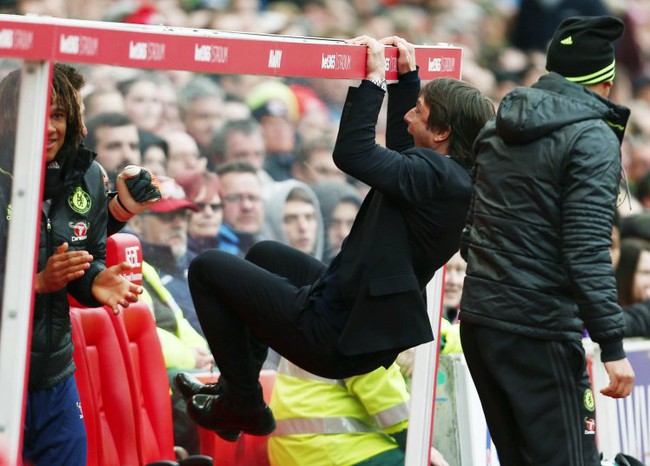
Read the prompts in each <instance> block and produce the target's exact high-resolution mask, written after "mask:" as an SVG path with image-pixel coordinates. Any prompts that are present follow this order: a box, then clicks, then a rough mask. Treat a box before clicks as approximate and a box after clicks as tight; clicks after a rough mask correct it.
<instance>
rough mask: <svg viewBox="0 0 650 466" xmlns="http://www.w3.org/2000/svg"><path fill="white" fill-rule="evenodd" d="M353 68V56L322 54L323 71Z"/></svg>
mask: <svg viewBox="0 0 650 466" xmlns="http://www.w3.org/2000/svg"><path fill="white" fill-rule="evenodd" d="M351 68H352V56H350V55H343V54H340V53H330V54H324V53H323V54H321V69H323V70H349V69H351Z"/></svg>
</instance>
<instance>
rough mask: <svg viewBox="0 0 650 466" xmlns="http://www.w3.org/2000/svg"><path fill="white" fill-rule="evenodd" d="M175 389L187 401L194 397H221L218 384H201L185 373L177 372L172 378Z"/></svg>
mask: <svg viewBox="0 0 650 466" xmlns="http://www.w3.org/2000/svg"><path fill="white" fill-rule="evenodd" d="M174 382H175V385H176V388H177V389H178V391H179V392H180V393H181V395H182V396H183V398H184V399H185V400H186V401H187V400H189V399H190V398H192V397H193V396H194V395H199V394H202V395H221V394H222V390H221V389H220V387H219V382H215V383H206V384H204V383H201V382H200V381H199V379H197V378H196V377H194V376H193V375H191V374H189V373H187V372H179V373H178V374H176V377H175V378H174Z"/></svg>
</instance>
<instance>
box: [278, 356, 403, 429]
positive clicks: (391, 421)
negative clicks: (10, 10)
mask: <svg viewBox="0 0 650 466" xmlns="http://www.w3.org/2000/svg"><path fill="white" fill-rule="evenodd" d="M277 371H278V373H280V374H285V375H288V376H291V377H296V378H300V379H303V380H311V381H314V382H321V383H329V384H336V385H340V386H341V387H345V388H347V387H346V386H345V380H342V379H327V378H325V377H320V376H318V375H315V374H312V373H311V372H308V371H306V370H304V369H302V368H300V367H298V366H296V365H295V364H292V363H290V362H289V361H287V360H286V359H285V358H282V359H281V360H280V365H279V366H278V369H277ZM372 418H373V420H374V421H375V422H376V423H377V425H378V426H379V427H388V426H393V425H395V424H397V423H399V422H402V421H406V420H408V418H409V405H408V403H406V402H403V403H399V404H397V405H395V406H392V407H390V408H388V409H384V410H383V411H379V412H378V413H376V414H375V415H373V416H372ZM285 423H286V424H287V425H286V427H283V428H281V427H280V426H281V425H284V424H285ZM277 424H278V428H277V430H276V432H282V433H278V434H277V435H297V434H349V433H355V432H376V431H377V428H375V427H369V426H367V425H365V424H364V423H362V422H360V421H359V420H357V419H355V418H352V417H332V418H325V419H322V418H308V419H298V418H295V419H284V420H281V419H278V420H277ZM285 431H286V432H285Z"/></svg>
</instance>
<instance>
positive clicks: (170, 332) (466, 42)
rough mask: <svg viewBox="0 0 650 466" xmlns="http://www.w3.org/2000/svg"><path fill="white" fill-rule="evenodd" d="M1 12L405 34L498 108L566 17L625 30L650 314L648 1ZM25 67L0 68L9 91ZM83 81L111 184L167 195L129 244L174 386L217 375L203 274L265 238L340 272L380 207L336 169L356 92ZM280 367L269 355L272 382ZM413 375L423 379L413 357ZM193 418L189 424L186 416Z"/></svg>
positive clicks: (93, 141) (23, 2)
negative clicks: (459, 52)
mask: <svg viewBox="0 0 650 466" xmlns="http://www.w3.org/2000/svg"><path fill="white" fill-rule="evenodd" d="M0 12H2V13H11V14H24V15H28V14H37V15H47V16H55V17H65V18H74V19H84V20H96V21H109V22H123V23H137V24H149V25H165V26H168V27H186V28H202V29H216V30H224V31H240V32H247V33H255V34H258V33H261V34H280V35H290V36H309V37H317V38H333V39H340V40H345V39H348V38H352V37H355V36H358V35H362V34H367V35H370V36H373V37H376V38H381V37H385V36H390V35H399V36H402V37H404V38H406V39H407V40H408V41H410V42H412V43H414V44H420V45H435V44H439V43H445V44H451V45H454V46H459V47H462V49H463V60H462V79H463V80H465V81H468V82H470V83H471V84H473V85H474V86H476V87H477V88H478V89H479V90H481V91H482V92H483V93H484V94H486V95H488V96H489V97H490V98H491V99H492V101H493V102H494V104H495V105H498V104H499V101H500V100H501V98H502V97H503V96H504V95H505V94H506V93H507V92H508V91H509V90H511V89H512V88H513V87H515V86H520V85H523V86H528V85H531V84H532V83H534V82H535V81H536V80H537V79H538V77H539V76H541V75H542V74H544V73H545V70H544V66H545V60H546V58H545V48H546V45H547V42H548V40H549V39H550V37H551V35H552V33H553V31H554V30H555V28H556V26H557V25H558V24H559V23H560V22H561V21H562V20H563V19H564V18H566V17H569V16H575V15H600V14H613V15H616V16H618V17H620V18H621V19H622V20H623V21H624V22H625V24H626V31H625V35H624V37H623V39H622V40H621V41H619V43H618V44H617V75H616V80H615V84H614V87H613V91H612V95H611V100H613V101H615V102H617V103H619V104H623V105H626V106H628V107H630V108H631V109H632V117H631V120H630V125H629V126H628V129H627V133H626V138H625V141H624V144H623V165H624V168H625V176H624V177H623V178H622V180H621V190H620V193H621V194H620V199H619V206H618V211H619V215H620V222H619V228H617V229H616V230H615V236H614V240H615V241H614V243H615V246H616V252H615V255H616V256H615V262H618V257H619V255H620V257H621V264H622V267H621V270H619V272H618V274H619V277H618V281H619V286H620V287H622V288H621V290H622V289H624V288H626V289H628V291H620V290H619V293H620V294H621V296H624V297H625V299H623V300H622V302H621V304H623V305H629V304H633V303H637V302H650V301H648V300H650V278H648V277H650V262H648V263H646V262H647V261H650V213H647V212H646V211H647V209H650V1H647V0H155V1H154V0H115V1H112V0H84V1H66V0H0ZM17 66H18V64H17V63H16V62H15V61H13V62H12V61H4V62H1V63H0V76H4V75H5V74H6V72H8V71H9V70H12V69H14V68H16V67H17ZM75 66H77V67H78V68H79V69H80V71H82V73H83V74H84V75H85V77H86V81H87V83H88V85H87V86H86V87H85V88H84V89H83V90H82V97H83V104H84V120H85V123H86V126H87V129H88V135H87V139H86V145H87V146H88V147H90V148H91V149H93V150H95V151H96V152H97V153H98V156H97V161H99V162H100V163H101V164H102V166H103V167H104V168H105V169H106V171H107V173H108V176H109V180H110V182H112V183H114V182H115V177H116V176H117V174H118V173H119V172H120V171H121V170H122V169H123V168H124V167H125V166H126V165H129V164H134V165H142V166H144V167H146V168H148V169H149V170H150V171H151V172H153V173H154V174H155V175H156V176H157V177H158V178H159V179H160V180H161V190H162V193H163V199H162V200H161V201H159V202H158V203H157V204H155V205H154V207H152V208H151V209H150V210H149V211H147V212H145V213H143V214H141V215H138V216H136V217H134V218H133V219H132V220H131V221H130V222H129V224H128V226H127V230H128V231H130V232H132V233H135V234H136V235H137V236H138V237H139V238H140V240H141V241H142V244H143V252H144V258H145V261H146V262H147V266H146V267H145V269H144V277H143V278H144V285H145V289H146V290H147V296H146V297H145V299H146V300H147V302H149V303H150V304H151V306H152V308H153V310H154V311H155V316H156V321H157V324H158V326H159V328H160V337H161V342H162V347H163V352H164V355H165V361H166V364H167V367H168V369H169V370H170V373H173V371H176V370H188V369H196V370H206V369H210V368H211V367H212V364H213V360H212V358H211V355H210V353H209V348H208V347H207V344H206V342H205V340H204V339H203V336H202V330H201V327H200V325H199V324H198V319H197V317H196V312H195V311H194V306H193V304H192V300H191V297H190V294H189V289H188V285H187V267H188V266H189V263H190V261H191V260H192V258H193V257H195V256H196V254H198V253H200V252H201V251H203V250H205V249H207V248H215V247H216V248H219V249H222V250H225V251H228V252H231V253H233V254H238V255H240V256H244V255H245V254H246V252H247V251H248V249H249V248H250V247H251V246H252V245H253V244H254V243H255V242H256V241H259V240H260V239H275V240H278V241H283V242H285V243H287V244H290V245H291V246H294V247H296V248H298V249H300V250H302V251H304V252H307V253H310V254H313V255H314V256H315V257H318V258H320V259H322V260H324V261H325V262H328V261H330V260H331V258H332V257H333V255H334V254H336V252H337V251H338V250H339V249H340V246H341V242H342V241H343V239H344V238H345V236H346V235H347V233H348V232H349V230H350V228H351V225H352V221H353V220H354V216H355V214H356V212H357V210H358V208H359V206H360V204H361V200H362V198H363V196H364V194H365V192H366V187H365V186H364V185H362V184H361V183H359V182H358V181H357V180H354V179H351V178H349V177H348V176H347V175H345V174H344V173H342V172H341V171H340V170H339V169H338V168H337V167H336V166H335V165H334V163H333V161H332V157H331V155H332V150H333V147H334V142H335V139H336V133H337V129H338V125H339V116H340V112H341V108H342V105H343V102H344V100H345V96H346V92H347V88H348V86H350V85H356V84H357V83H356V82H350V81H347V80H324V79H312V78H310V79H303V78H270V77H267V76H250V75H208V74H195V73H191V72H186V71H176V70H167V71H155V72H152V71H143V70H138V69H128V68H116V67H109V66H87V65H75ZM384 121H385V120H384V119H381V118H380V122H379V127H378V139H379V142H381V141H382V138H383V131H384V128H383V127H382V125H383V124H384ZM630 238H635V239H634V241H636V243H630V242H629V241H632V240H631V239H630ZM621 241H623V248H622V252H620V253H619V252H618V248H619V247H620V245H621ZM646 256H647V257H646ZM454 260H455V261H456V262H458V264H456V262H454V264H456V265H453V266H451V265H450V268H449V271H448V282H449V283H448V287H449V288H448V289H447V290H446V294H448V295H449V296H448V298H449V301H450V302H449V303H446V307H447V309H446V314H445V316H446V317H447V318H448V319H449V322H453V321H455V320H456V311H457V305H458V303H457V301H458V296H460V290H461V289H462V278H463V275H464V264H463V262H462V259H460V258H459V257H455V258H454ZM456 270H458V273H456ZM451 301H453V302H451ZM623 301H625V302H623ZM646 307H647V311H645V312H646V314H644V315H643V319H642V320H643V322H644V324H643V325H645V327H643V328H640V327H639V331H638V332H637V333H639V334H646V333H647V334H648V335H650V305H648V306H646ZM639 325H640V324H639ZM632 333H634V332H632ZM646 336H647V335H646ZM446 341H448V342H449V343H450V344H449V347H448V351H451V350H452V349H451V348H452V346H453V347H454V348H455V349H453V351H458V350H460V348H459V343H458V339H457V337H456V336H454V334H452V333H450V334H449V336H448V337H447V339H446ZM278 362H279V357H278V356H277V355H274V354H271V355H270V356H269V359H268V361H267V366H266V367H267V368H276V367H278ZM401 362H402V366H403V367H402V369H403V371H404V372H405V373H406V375H407V376H408V375H410V370H409V368H408V365H409V364H410V363H409V362H408V358H407V359H405V360H403V361H401ZM179 403H180V404H179V408H178V411H177V412H176V416H178V418H177V419H181V418H183V416H184V414H183V411H184V409H183V406H182V402H179ZM177 425H178V429H179V431H178V432H177V436H178V439H177V440H180V439H181V438H182V437H183V436H184V435H185V437H186V438H185V439H184V440H183V441H181V442H180V443H181V444H183V445H184V446H186V447H187V449H188V450H190V451H192V450H195V449H196V444H195V442H196V438H195V434H192V433H191V432H190V433H185V434H184V433H183V432H182V430H183V425H184V423H183V422H180V421H179V422H178V423H177ZM192 438H194V440H192Z"/></svg>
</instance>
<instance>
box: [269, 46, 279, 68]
mask: <svg viewBox="0 0 650 466" xmlns="http://www.w3.org/2000/svg"><path fill="white" fill-rule="evenodd" d="M281 65H282V50H271V51H270V52H269V68H280V66H281Z"/></svg>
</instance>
